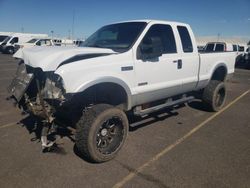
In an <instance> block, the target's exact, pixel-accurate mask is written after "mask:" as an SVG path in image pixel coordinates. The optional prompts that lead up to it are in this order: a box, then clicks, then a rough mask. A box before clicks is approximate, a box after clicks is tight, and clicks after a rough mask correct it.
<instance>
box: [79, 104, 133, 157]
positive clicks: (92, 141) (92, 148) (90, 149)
mask: <svg viewBox="0 0 250 188" xmlns="http://www.w3.org/2000/svg"><path fill="white" fill-rule="evenodd" d="M127 133H128V120H127V116H126V114H125V113H124V112H123V111H122V110H120V109H118V108H115V107H113V106H111V105H108V104H98V105H95V106H93V107H92V108H90V109H88V110H87V111H86V112H85V113H84V114H83V116H82V117H81V119H80V120H79V122H78V123H77V130H76V147H77V148H78V150H79V151H80V153H81V154H82V155H83V156H84V157H85V158H87V159H88V160H91V161H93V162H105V161H108V160H110V159H112V158H114V157H115V156H116V155H117V153H118V152H119V150H120V149H121V147H122V145H123V144H124V142H125V139H126V136H127Z"/></svg>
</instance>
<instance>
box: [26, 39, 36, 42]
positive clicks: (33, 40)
mask: <svg viewBox="0 0 250 188" xmlns="http://www.w3.org/2000/svg"><path fill="white" fill-rule="evenodd" d="M37 40H38V39H31V40H29V41H28V42H27V43H35V42H36V41H37Z"/></svg>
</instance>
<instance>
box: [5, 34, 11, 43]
mask: <svg viewBox="0 0 250 188" xmlns="http://www.w3.org/2000/svg"><path fill="white" fill-rule="evenodd" d="M10 39H11V37H10V36H9V37H6V38H5V39H4V40H3V43H7V42H8V41H9V40H10Z"/></svg>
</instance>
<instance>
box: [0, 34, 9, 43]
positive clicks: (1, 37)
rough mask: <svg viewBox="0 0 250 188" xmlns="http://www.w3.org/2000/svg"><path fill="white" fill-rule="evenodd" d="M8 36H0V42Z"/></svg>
mask: <svg viewBox="0 0 250 188" xmlns="http://www.w3.org/2000/svg"><path fill="white" fill-rule="evenodd" d="M7 37H8V36H5V35H0V42H2V41H4V39H6V38H7Z"/></svg>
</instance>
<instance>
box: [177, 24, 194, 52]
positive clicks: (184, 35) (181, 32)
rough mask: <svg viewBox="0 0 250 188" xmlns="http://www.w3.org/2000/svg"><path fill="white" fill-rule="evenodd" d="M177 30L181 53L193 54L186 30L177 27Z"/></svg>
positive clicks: (182, 27)
mask: <svg viewBox="0 0 250 188" xmlns="http://www.w3.org/2000/svg"><path fill="white" fill-rule="evenodd" d="M177 29H178V32H179V35H180V38H181V43H182V49H183V52H185V53H190V52H193V44H192V40H191V37H190V35H189V32H188V29H187V28H186V27H184V26H177Z"/></svg>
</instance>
